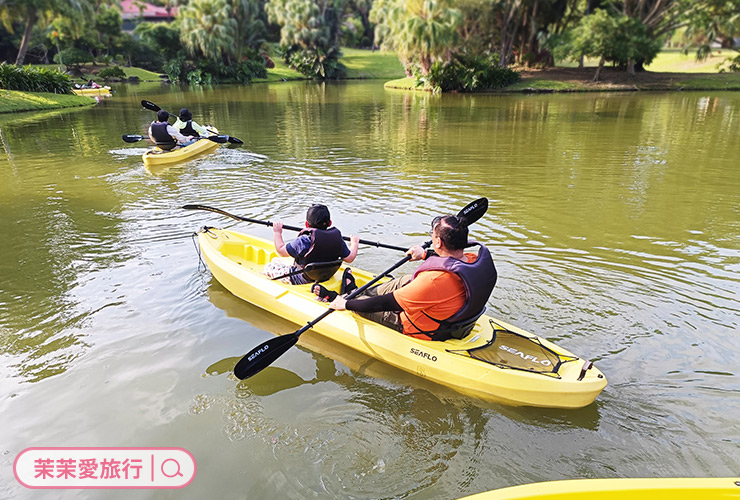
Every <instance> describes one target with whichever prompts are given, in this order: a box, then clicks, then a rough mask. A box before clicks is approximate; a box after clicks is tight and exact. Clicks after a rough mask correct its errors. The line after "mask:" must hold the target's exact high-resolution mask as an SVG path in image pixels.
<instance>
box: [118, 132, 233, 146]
mask: <svg viewBox="0 0 740 500" xmlns="http://www.w3.org/2000/svg"><path fill="white" fill-rule="evenodd" d="M228 137H229V136H228V135H209V136H208V137H201V139H208V140H209V141H213V142H217V143H219V144H226V141H227V139H228ZM121 139H123V140H124V141H125V142H139V141H141V140H143V139H149V137H147V136H145V135H137V134H124V135H122V136H121Z"/></svg>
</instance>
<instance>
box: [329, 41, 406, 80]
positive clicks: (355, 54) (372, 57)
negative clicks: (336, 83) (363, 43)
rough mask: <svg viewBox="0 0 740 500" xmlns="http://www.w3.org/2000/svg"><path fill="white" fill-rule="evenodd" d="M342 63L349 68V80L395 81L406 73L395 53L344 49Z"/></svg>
mask: <svg viewBox="0 0 740 500" xmlns="http://www.w3.org/2000/svg"><path fill="white" fill-rule="evenodd" d="M342 54H343V56H342V58H341V59H340V61H341V62H342V63H343V64H344V65H345V66H346V67H347V78H368V79H385V80H387V79H395V78H403V77H404V76H406V72H405V71H404V70H403V66H402V65H401V61H399V60H398V56H397V55H396V54H395V53H394V52H385V51H382V52H381V51H379V50H376V51H375V52H373V51H371V50H362V49H348V48H343V49H342Z"/></svg>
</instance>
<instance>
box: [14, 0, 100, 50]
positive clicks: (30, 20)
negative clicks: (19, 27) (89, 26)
mask: <svg viewBox="0 0 740 500" xmlns="http://www.w3.org/2000/svg"><path fill="white" fill-rule="evenodd" d="M1 7H2V11H1V13H0V15H1V17H2V20H3V23H4V24H5V26H6V28H10V29H12V28H11V26H12V21H13V20H20V21H21V22H22V23H23V25H24V28H23V37H22V38H21V43H20V46H19V47H18V56H17V57H16V59H15V63H16V64H23V62H24V61H25V60H26V52H27V51H28V46H29V43H30V41H31V34H32V33H33V28H34V27H35V26H36V23H37V22H38V21H39V20H40V19H41V18H43V17H45V16H53V15H56V14H63V13H69V12H71V11H76V12H85V13H87V14H89V13H90V11H91V5H90V3H89V2H87V1H86V0H8V1H7V2H6V3H5V4H4V5H2V6H1Z"/></svg>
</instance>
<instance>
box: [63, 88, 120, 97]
mask: <svg viewBox="0 0 740 500" xmlns="http://www.w3.org/2000/svg"><path fill="white" fill-rule="evenodd" d="M72 93H74V94H76V95H86V96H88V97H93V96H96V95H99V96H109V95H111V94H110V87H108V86H106V87H100V88H97V89H72Z"/></svg>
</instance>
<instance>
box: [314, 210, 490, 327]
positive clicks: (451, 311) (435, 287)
mask: <svg viewBox="0 0 740 500" xmlns="http://www.w3.org/2000/svg"><path fill="white" fill-rule="evenodd" d="M430 234H431V237H432V248H433V249H434V251H433V252H429V251H427V250H425V249H424V248H423V247H421V246H419V245H416V246H413V247H411V248H410V249H409V250H408V251H407V252H406V253H407V254H408V255H409V256H410V257H411V259H410V260H412V261H415V260H424V263H423V264H421V265H420V266H419V268H418V269H417V270H416V272H415V273H414V274H413V275H407V276H401V277H399V278H396V279H393V280H390V281H387V282H385V283H383V284H382V285H380V286H378V287H375V288H370V289H369V290H366V291H365V292H364V293H363V294H361V295H360V297H359V298H354V299H352V300H346V299H345V298H344V297H343V296H341V295H338V296H337V297H336V298H334V299H333V300H332V302H331V303H330V304H329V307H331V308H332V309H336V310H338V311H343V310H345V309H346V310H349V311H356V312H357V313H358V314H360V315H361V316H364V317H366V318H368V319H370V320H373V321H375V322H377V323H381V324H383V325H385V326H388V327H389V328H392V329H394V330H397V331H399V332H402V333H404V334H405V335H409V336H412V337H416V338H419V339H422V340H447V339H449V338H451V337H455V338H462V337H464V336H465V335H467V334H468V333H469V332H470V331H471V330H472V326H473V325H474V322H475V320H476V319H477V318H478V317H479V316H480V315H481V314H482V313H483V311H484V310H485V306H486V302H487V301H488V298H489V297H490V296H491V292H493V287H494V286H495V285H496V279H497V277H498V274H497V272H496V266H495V265H494V263H493V258H492V257H491V253H490V252H489V251H488V249H487V248H486V247H485V246H483V245H481V244H480V243H477V242H469V241H468V227H467V225H466V224H465V222H464V221H461V220H460V219H459V218H458V217H456V216H454V215H445V216H442V217H435V218H434V220H433V221H432V231H431V233H430ZM473 245H475V246H478V247H479V250H478V253H477V254H475V253H467V252H465V248H466V247H468V246H473Z"/></svg>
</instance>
